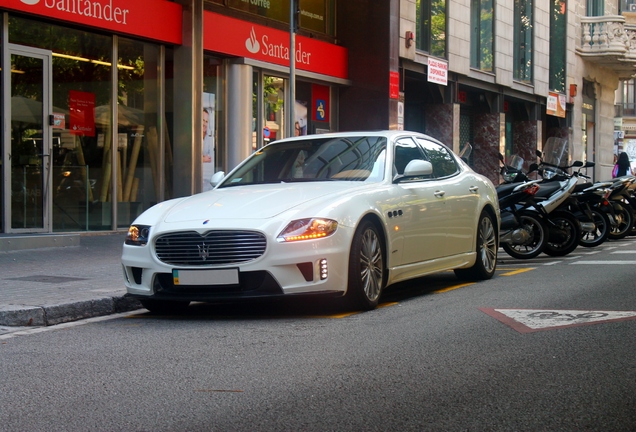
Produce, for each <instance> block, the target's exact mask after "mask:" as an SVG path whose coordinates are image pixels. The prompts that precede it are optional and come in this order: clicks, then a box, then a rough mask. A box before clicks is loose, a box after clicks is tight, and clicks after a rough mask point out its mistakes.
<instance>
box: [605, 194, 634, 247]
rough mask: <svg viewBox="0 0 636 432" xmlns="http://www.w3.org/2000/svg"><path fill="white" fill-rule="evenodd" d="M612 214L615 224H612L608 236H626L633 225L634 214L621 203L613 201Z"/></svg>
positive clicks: (619, 237) (612, 237)
mask: <svg viewBox="0 0 636 432" xmlns="http://www.w3.org/2000/svg"><path fill="white" fill-rule="evenodd" d="M614 215H615V216H616V225H614V226H612V229H611V230H610V233H609V238H610V239H611V240H620V239H623V238H625V237H627V235H628V234H629V232H630V231H631V229H632V227H633V226H634V215H633V214H632V211H631V209H629V208H628V207H627V206H625V205H623V204H622V203H614Z"/></svg>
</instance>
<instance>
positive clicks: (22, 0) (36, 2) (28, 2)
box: [20, 0, 40, 6]
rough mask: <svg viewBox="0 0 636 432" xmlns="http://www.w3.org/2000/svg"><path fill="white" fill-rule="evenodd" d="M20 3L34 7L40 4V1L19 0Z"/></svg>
mask: <svg viewBox="0 0 636 432" xmlns="http://www.w3.org/2000/svg"><path fill="white" fill-rule="evenodd" d="M20 1H21V2H22V3H24V4H27V5H29V6H33V5H36V4H38V3H40V0H20Z"/></svg>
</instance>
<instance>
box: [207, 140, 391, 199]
mask: <svg viewBox="0 0 636 432" xmlns="http://www.w3.org/2000/svg"><path fill="white" fill-rule="evenodd" d="M385 157H386V138H384V137H376V136H373V137H366V136H355V137H338V138H321V137H320V135H316V136H315V137H312V138H308V139H304V140H301V141H289V142H276V143H273V144H270V145H268V146H265V147H263V148H262V149H261V150H259V151H257V152H256V153H254V154H253V155H252V156H250V158H249V159H248V160H247V161H246V162H245V163H244V164H243V165H242V166H241V167H240V168H239V169H238V170H237V171H235V172H234V173H232V174H231V175H230V176H229V177H228V178H227V179H225V181H224V182H223V183H222V184H221V185H220V186H219V187H220V188H223V187H229V186H240V185H249V184H264V183H287V182H311V181H359V182H379V181H382V180H383V179H384V160H385Z"/></svg>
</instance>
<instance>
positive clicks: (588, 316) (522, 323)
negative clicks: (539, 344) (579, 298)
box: [480, 308, 636, 333]
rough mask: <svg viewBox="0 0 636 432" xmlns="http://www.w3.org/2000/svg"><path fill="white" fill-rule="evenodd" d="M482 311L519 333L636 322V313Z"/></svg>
mask: <svg viewBox="0 0 636 432" xmlns="http://www.w3.org/2000/svg"><path fill="white" fill-rule="evenodd" d="M480 310H481V311H482V312H484V313H486V314H488V315H490V316H491V317H493V318H495V319H497V320H498V321H500V322H502V323H504V324H506V325H508V326H510V327H512V328H513V329H515V330H516V331H518V332H519V333H532V332H536V331H542V330H551V329H555V328H564V327H577V326H582V325H590V324H598V323H601V322H610V321H626V320H636V311H598V310H558V309H491V308H480Z"/></svg>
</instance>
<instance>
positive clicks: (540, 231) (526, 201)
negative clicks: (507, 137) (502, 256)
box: [496, 154, 547, 259]
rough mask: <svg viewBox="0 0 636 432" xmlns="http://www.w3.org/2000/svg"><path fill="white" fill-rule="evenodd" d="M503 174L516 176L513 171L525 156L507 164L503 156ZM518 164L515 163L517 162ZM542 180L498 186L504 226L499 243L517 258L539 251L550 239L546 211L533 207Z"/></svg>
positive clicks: (502, 226)
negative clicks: (513, 164)
mask: <svg viewBox="0 0 636 432" xmlns="http://www.w3.org/2000/svg"><path fill="white" fill-rule="evenodd" d="M499 160H500V161H501V162H502V167H501V174H502V176H503V177H504V178H508V179H513V178H514V176H512V173H513V172H519V171H520V168H521V165H522V164H523V159H521V160H520V161H519V160H517V161H516V162H519V165H518V166H512V165H506V164H505V163H504V161H503V156H502V155H501V154H500V155H499ZM515 165H516V163H515ZM537 183H539V180H528V179H526V180H524V181H522V182H518V183H504V184H501V185H499V186H497V188H496V189H497V196H498V198H499V210H500V212H501V226H500V232H499V244H500V245H501V247H502V248H503V250H504V251H506V253H507V254H508V255H510V256H511V257H513V258H518V259H529V258H534V257H536V256H537V255H539V254H540V253H541V252H542V251H543V248H544V246H545V243H546V240H547V227H546V223H545V215H543V214H541V213H540V212H539V211H537V210H535V209H532V208H531V207H535V206H536V202H535V201H534V195H535V194H536V193H537V191H538V190H539V185H538V184H537Z"/></svg>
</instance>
